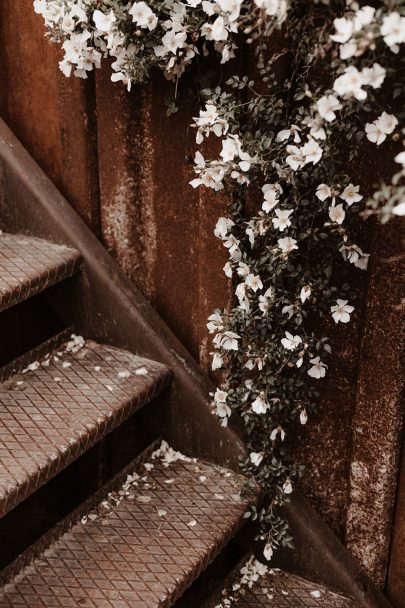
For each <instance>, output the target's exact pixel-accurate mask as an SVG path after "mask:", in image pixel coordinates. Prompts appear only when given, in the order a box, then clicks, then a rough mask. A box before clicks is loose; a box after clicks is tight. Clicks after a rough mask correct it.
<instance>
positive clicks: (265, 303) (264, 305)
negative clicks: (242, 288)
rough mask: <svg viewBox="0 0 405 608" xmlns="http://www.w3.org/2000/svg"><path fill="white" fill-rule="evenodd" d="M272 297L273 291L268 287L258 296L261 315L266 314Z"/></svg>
mask: <svg viewBox="0 0 405 608" xmlns="http://www.w3.org/2000/svg"><path fill="white" fill-rule="evenodd" d="M272 297H273V289H272V288H271V287H269V288H268V289H266V291H265V293H264V295H262V296H259V310H261V311H262V313H263V315H265V314H267V312H268V310H269V308H270V302H269V298H272Z"/></svg>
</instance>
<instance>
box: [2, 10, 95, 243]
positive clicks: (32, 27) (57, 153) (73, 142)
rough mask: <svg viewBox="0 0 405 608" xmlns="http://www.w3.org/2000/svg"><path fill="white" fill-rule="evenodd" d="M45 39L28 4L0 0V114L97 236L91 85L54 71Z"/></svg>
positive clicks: (54, 54) (53, 49)
mask: <svg viewBox="0 0 405 608" xmlns="http://www.w3.org/2000/svg"><path fill="white" fill-rule="evenodd" d="M44 34H45V28H44V26H43V19H42V17H41V16H40V15H37V14H35V12H34V10H33V6H32V2H26V1H25V0H2V2H1V4H0V40H1V50H0V70H1V87H0V112H1V115H2V117H3V118H4V120H5V121H6V122H7V123H8V124H9V125H10V127H11V128H12V129H13V131H14V132H15V133H16V135H17V136H18V137H19V139H20V140H21V141H22V143H23V144H24V145H25V146H26V147H27V149H28V150H29V151H30V153H31V154H32V155H33V156H34V158H35V159H36V161H37V162H38V163H39V164H40V166H41V167H42V168H43V169H44V170H45V171H46V173H47V174H48V175H49V177H50V178H51V179H52V181H53V182H54V183H55V184H56V185H57V186H58V187H59V188H60V189H61V190H62V192H63V193H64V194H65V195H66V196H67V197H68V199H69V201H70V203H71V204H72V205H73V206H74V207H75V209H76V210H77V211H78V213H79V214H80V216H81V217H82V218H83V219H84V220H85V221H86V222H87V224H88V225H90V226H91V228H92V230H93V231H94V232H95V233H96V234H98V231H99V200H98V175H97V146H96V125H95V114H94V105H95V100H94V81H93V78H89V79H88V80H86V81H82V80H79V79H77V78H71V79H69V80H68V79H66V78H65V77H64V76H63V75H62V74H61V73H60V72H59V68H58V61H59V59H60V52H59V49H58V47H57V46H56V45H54V44H51V43H50V42H49V41H48V40H47V39H46V38H45V37H44ZM34 72H35V78H33V73H34Z"/></svg>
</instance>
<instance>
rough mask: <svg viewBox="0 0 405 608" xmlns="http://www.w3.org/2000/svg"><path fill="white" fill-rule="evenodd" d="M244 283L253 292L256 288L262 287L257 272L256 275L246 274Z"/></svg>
mask: <svg viewBox="0 0 405 608" xmlns="http://www.w3.org/2000/svg"><path fill="white" fill-rule="evenodd" d="M245 284H246V285H247V286H248V287H250V289H251V290H252V291H254V292H255V293H256V291H257V290H258V289H263V283H262V282H261V280H260V277H259V275H258V274H257V275H256V276H255V275H254V274H248V275H247V277H246V279H245Z"/></svg>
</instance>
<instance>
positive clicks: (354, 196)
mask: <svg viewBox="0 0 405 608" xmlns="http://www.w3.org/2000/svg"><path fill="white" fill-rule="evenodd" d="M359 189H360V186H353V184H349V185H348V186H346V188H345V189H344V190H343V192H342V194H341V195H340V198H341V199H342V200H344V201H345V203H347V204H348V205H349V207H350V205H353V203H358V202H359V201H361V199H362V198H363V197H362V195H361V194H359Z"/></svg>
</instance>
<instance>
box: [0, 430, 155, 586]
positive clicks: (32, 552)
mask: <svg viewBox="0 0 405 608" xmlns="http://www.w3.org/2000/svg"><path fill="white" fill-rule="evenodd" d="M160 443H161V439H156V440H155V441H154V442H153V443H152V444H151V445H149V446H148V447H147V448H146V449H145V450H144V451H143V452H141V453H140V454H139V455H138V456H137V457H136V458H135V459H134V460H133V461H132V462H130V463H129V464H127V465H126V466H125V467H124V468H123V469H122V470H121V471H120V472H119V473H118V474H117V475H115V477H113V478H112V479H111V480H110V481H108V482H107V483H106V484H104V485H103V486H102V487H101V488H100V489H99V490H97V491H96V492H94V494H92V495H91V496H90V497H89V498H87V499H86V500H84V501H83V502H82V503H81V504H80V505H79V506H78V507H76V508H75V509H74V510H73V511H71V512H70V513H69V515H67V516H66V517H64V518H63V519H62V520H61V521H60V522H59V523H57V524H56V525H55V526H54V527H53V528H51V529H50V530H48V531H47V532H45V534H43V536H41V537H40V538H39V539H38V540H37V541H35V543H33V544H32V545H31V546H30V547H29V548H28V549H27V550H26V551H24V552H23V553H22V554H21V555H19V556H18V557H17V558H16V559H15V560H14V561H13V562H11V564H9V565H8V566H7V567H6V568H4V570H2V571H1V572H0V585H5V584H7V583H9V582H10V581H11V580H12V579H13V578H14V577H15V576H16V575H17V574H18V573H20V572H21V571H22V570H23V569H24V568H25V567H26V566H28V565H29V564H30V563H31V562H32V561H33V560H34V559H36V558H38V557H40V555H41V553H43V552H44V551H45V549H47V548H48V547H50V545H52V544H53V543H54V542H55V541H57V540H58V538H60V537H61V536H62V535H63V534H64V533H65V532H67V531H68V530H69V529H70V528H71V527H72V526H73V525H74V524H75V523H77V522H78V521H79V520H80V519H81V518H82V517H83V515H86V514H87V513H89V512H90V511H92V509H94V508H95V507H96V506H97V505H98V504H99V503H100V502H101V501H102V500H103V499H104V498H105V497H106V496H107V495H108V494H109V493H110V492H114V491H115V490H118V489H119V488H120V487H121V485H122V484H123V483H124V481H125V479H126V478H127V476H128V474H129V473H132V472H133V471H135V470H138V469H139V468H140V467H141V466H142V464H143V463H144V462H146V461H147V460H148V459H149V457H150V455H151V454H152V452H153V451H154V450H156V449H157V448H158V447H159V446H160Z"/></svg>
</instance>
